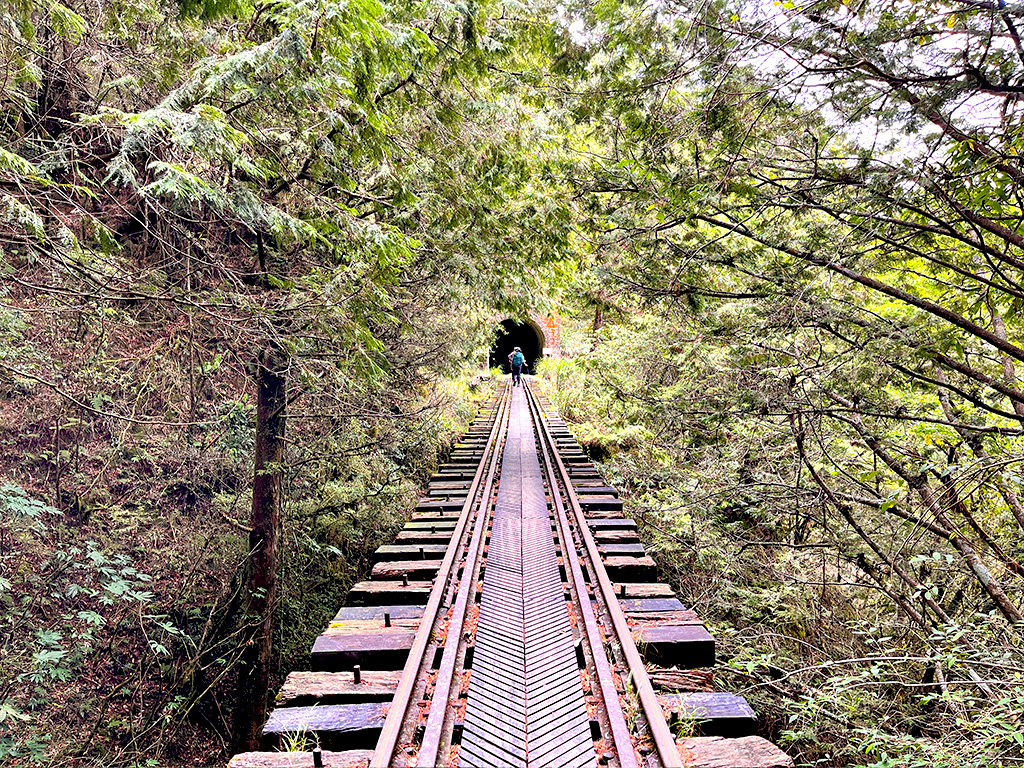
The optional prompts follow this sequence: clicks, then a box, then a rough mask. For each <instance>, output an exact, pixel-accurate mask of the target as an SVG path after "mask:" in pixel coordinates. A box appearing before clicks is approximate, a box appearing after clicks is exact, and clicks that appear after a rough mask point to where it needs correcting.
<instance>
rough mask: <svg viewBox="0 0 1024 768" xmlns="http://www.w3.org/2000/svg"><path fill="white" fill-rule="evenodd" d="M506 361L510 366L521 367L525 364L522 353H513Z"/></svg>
mask: <svg viewBox="0 0 1024 768" xmlns="http://www.w3.org/2000/svg"><path fill="white" fill-rule="evenodd" d="M508 361H509V362H510V363H512V365H522V364H523V363H525V362H526V358H525V357H523V353H522V352H513V353H512V354H511V355H509V356H508Z"/></svg>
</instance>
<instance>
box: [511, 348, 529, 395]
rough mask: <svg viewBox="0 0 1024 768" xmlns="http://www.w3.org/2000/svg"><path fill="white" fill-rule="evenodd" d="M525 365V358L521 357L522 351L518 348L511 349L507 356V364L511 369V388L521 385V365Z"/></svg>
mask: <svg viewBox="0 0 1024 768" xmlns="http://www.w3.org/2000/svg"><path fill="white" fill-rule="evenodd" d="M525 363H526V358H525V357H523V350H521V349H520V348H519V347H516V348H515V349H513V350H512V354H510V355H509V356H508V364H509V365H510V366H511V367H512V386H513V387H514V386H516V385H517V384H519V385H521V384H522V383H523V382H522V379H521V376H522V373H523V365H524V364H525Z"/></svg>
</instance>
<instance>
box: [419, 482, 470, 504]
mask: <svg viewBox="0 0 1024 768" xmlns="http://www.w3.org/2000/svg"><path fill="white" fill-rule="evenodd" d="M446 485H447V484H446ZM457 485H458V486H461V487H457V488H437V487H430V488H427V496H429V497H430V498H432V499H462V500H463V501H464V500H465V498H466V491H468V490H469V483H457Z"/></svg>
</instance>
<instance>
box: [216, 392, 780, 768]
mask: <svg viewBox="0 0 1024 768" xmlns="http://www.w3.org/2000/svg"><path fill="white" fill-rule="evenodd" d="M376 555H377V563H376V565H375V566H374V568H373V573H372V579H371V580H369V581H364V582H360V583H358V584H356V585H355V586H354V587H353V588H352V590H351V592H350V593H349V601H350V603H351V605H350V606H346V607H343V608H342V609H341V610H340V611H339V612H338V614H337V616H336V617H335V619H334V621H332V622H331V623H330V626H329V627H328V628H327V629H326V631H325V632H324V633H323V634H322V635H321V636H320V637H319V638H318V639H317V641H316V643H315V644H314V646H313V650H312V664H311V666H312V671H310V672H293V673H292V674H291V675H289V677H288V679H287V681H286V682H285V684H284V686H283V688H282V690H281V692H280V693H279V695H278V699H277V703H278V706H277V708H276V709H275V710H274V711H273V712H272V714H271V715H270V718H269V720H268V721H267V723H266V725H265V727H264V729H263V747H264V749H265V750H266V751H264V752H253V753H245V754H241V755H236V756H235V757H234V758H233V759H232V760H231V763H230V768H257V767H259V768H284V767H285V766H288V768H313V767H314V766H327V767H329V768H342V766H345V767H346V768H348V767H350V766H352V767H354V766H366V765H370V766H380V767H381V768H384V766H458V767H459V768H484V767H485V766H495V767H498V766H500V767H504V766H511V767H514V768H535V767H536V768H540V767H542V766H544V767H547V766H551V767H554V768H557V767H560V766H566V767H567V768H575V767H577V766H579V767H580V768H582V767H583V766H613V767H617V766H621V767H622V768H632V767H638V766H651V767H654V766H692V767H693V768H783V767H784V766H791V765H792V763H791V761H790V760H789V758H788V757H787V756H786V755H785V754H784V753H783V752H781V751H780V750H779V749H778V748H776V747H775V746H774V745H772V744H771V743H770V742H768V741H766V740H764V739H761V738H759V737H757V736H754V735H753V734H754V731H755V729H756V725H757V718H756V715H755V713H754V712H753V711H752V710H751V708H750V707H749V706H748V705H747V703H746V701H744V700H743V699H742V698H741V697H739V696H735V695H733V694H729V693H722V692H715V691H713V690H711V687H710V685H709V681H710V675H708V674H701V673H699V672H694V671H691V670H698V669H700V668H706V667H709V666H711V665H712V664H714V660H715V640H714V638H713V637H712V635H711V634H710V633H709V632H708V631H707V629H706V628H705V627H704V625H703V624H702V623H701V621H700V619H699V618H698V616H697V615H696V614H695V613H693V612H692V611H689V610H687V609H686V608H685V607H684V606H683V605H682V604H681V603H680V602H679V600H677V599H676V597H675V596H674V594H673V592H672V590H671V589H670V588H669V587H668V586H666V585H664V584H660V583H656V582H655V578H656V569H655V564H654V561H653V560H652V559H651V558H650V557H649V556H648V555H647V554H646V552H645V551H644V548H643V545H642V544H641V543H640V539H639V537H638V535H637V528H636V524H635V523H634V521H633V520H630V519H628V518H626V517H624V515H623V507H622V502H621V501H620V500H619V498H618V493H617V492H616V490H615V489H614V488H612V487H609V486H608V485H607V484H606V483H605V482H604V480H603V479H602V477H601V476H600V474H599V473H598V471H597V469H596V468H595V467H594V465H593V464H592V463H591V462H590V461H589V460H588V458H587V457H586V455H585V454H584V453H583V451H582V450H581V449H580V447H579V445H578V444H577V443H576V441H575V440H574V439H573V437H572V435H571V434H570V433H569V431H568V429H567V428H566V426H565V424H564V423H563V422H562V420H561V419H560V418H559V417H558V416H557V414H556V413H555V412H554V411H553V410H552V408H551V407H550V405H549V404H548V403H547V402H546V401H545V400H544V399H543V398H542V397H539V396H537V394H536V393H535V392H534V391H533V390H532V388H531V386H530V383H529V381H528V377H524V386H521V387H511V386H509V385H508V382H505V383H503V384H502V386H501V387H500V388H499V392H498V394H497V395H496V396H495V399H494V400H493V401H492V402H491V403H490V404H489V405H488V406H487V407H486V408H484V409H483V410H482V411H481V413H480V414H479V415H478V417H477V419H476V421H475V422H474V424H473V425H472V427H471V429H470V430H469V432H468V434H466V435H465V436H464V438H463V440H462V442H461V443H460V444H459V445H458V446H457V447H456V449H455V450H454V452H453V454H452V456H451V457H450V461H449V463H448V464H446V465H445V466H444V467H442V468H441V469H440V470H439V472H438V474H436V475H435V476H434V477H433V478H432V479H431V481H430V484H429V488H428V496H427V497H426V498H425V499H424V500H423V501H421V502H420V504H419V505H418V507H417V509H416V511H415V513H414V514H413V516H412V519H411V520H410V522H409V523H408V524H407V525H406V526H405V529H404V530H403V531H402V532H401V533H400V534H399V535H398V538H397V540H396V542H395V543H394V544H392V545H388V546H384V547H381V548H380V549H379V550H378V551H377V553H376ZM297 735H298V739H297ZM296 740H298V741H304V742H305V745H306V746H305V747H303V749H304V750H305V751H281V749H282V748H283V747H285V746H286V745H289V744H294V743H295V742H296ZM311 745H315V748H311Z"/></svg>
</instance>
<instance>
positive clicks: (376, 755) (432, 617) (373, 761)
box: [370, 384, 512, 768]
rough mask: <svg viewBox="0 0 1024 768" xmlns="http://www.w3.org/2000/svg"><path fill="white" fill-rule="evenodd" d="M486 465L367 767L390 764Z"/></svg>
mask: <svg viewBox="0 0 1024 768" xmlns="http://www.w3.org/2000/svg"><path fill="white" fill-rule="evenodd" d="M511 391H512V390H511V388H510V387H509V386H508V385H507V384H506V385H505V391H504V392H503V393H502V397H501V400H500V402H499V406H498V408H499V411H498V414H497V415H496V417H495V419H494V424H493V425H492V426H491V432H490V435H489V436H488V438H487V444H486V446H485V449H484V456H485V457H489V456H491V454H492V452H494V450H495V443H496V442H497V437H498V435H499V434H500V426H501V425H502V424H503V423H504V421H505V419H506V418H507V412H508V411H509V409H510V404H511V400H512V398H511ZM486 464H487V461H486V459H485V458H482V459H481V461H480V464H479V466H478V467H477V470H476V474H475V475H474V476H473V483H472V485H471V486H470V488H469V492H468V493H467V494H466V501H465V503H464V504H463V505H462V509H461V510H460V512H459V520H458V522H457V523H456V525H455V530H454V531H453V533H452V538H451V544H450V545H449V547H448V551H447V552H446V553H445V556H444V559H443V560H442V561H441V567H440V568H439V569H438V572H437V576H436V577H435V580H434V586H433V587H432V588H431V590H430V596H429V598H428V599H427V605H426V607H425V608H424V609H423V618H422V619H421V620H420V626H419V628H418V629H417V630H416V635H415V636H414V638H413V643H412V648H411V649H410V651H409V657H408V659H406V662H405V667H404V668H403V669H402V676H401V677H400V678H399V681H398V688H397V689H396V690H395V696H394V698H393V699H392V701H391V707H390V708H389V710H388V716H387V718H386V719H385V721H384V728H383V729H382V730H381V733H380V737H379V738H378V739H377V746H376V748H375V749H374V751H373V757H372V758H370V766H371V768H388V766H390V765H391V758H392V755H394V753H395V748H396V747H397V746H398V738H399V735H400V734H401V731H402V726H403V725H404V723H405V718H406V714H407V713H408V709H409V704H410V701H411V699H412V692H413V688H414V686H415V685H416V680H417V679H418V677H419V671H420V667H421V666H422V665H423V661H424V656H425V654H426V650H427V646H428V644H429V642H430V636H431V634H432V633H433V631H434V623H435V621H436V620H437V616H438V613H439V611H440V608H441V604H442V602H443V600H444V596H445V593H446V592H447V591H448V586H449V580H450V578H451V575H452V570H453V567H454V565H455V559H456V557H457V556H458V554H459V552H460V551H461V549H462V539H463V536H464V534H465V531H466V525H467V523H468V522H469V515H470V511H471V510H472V509H473V506H474V504H475V503H476V498H477V495H478V494H479V491H480V486H481V483H482V481H483V477H484V469H485V465H486Z"/></svg>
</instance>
